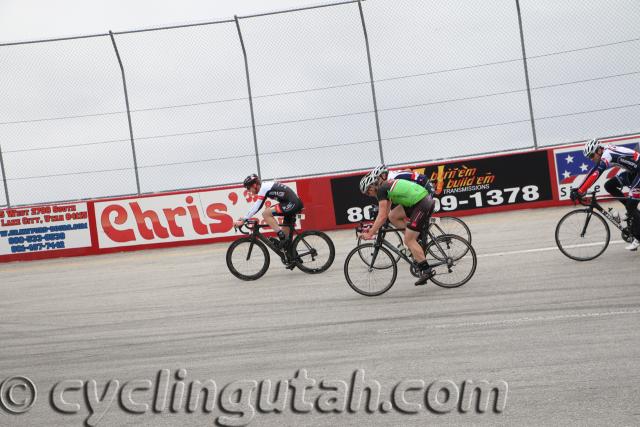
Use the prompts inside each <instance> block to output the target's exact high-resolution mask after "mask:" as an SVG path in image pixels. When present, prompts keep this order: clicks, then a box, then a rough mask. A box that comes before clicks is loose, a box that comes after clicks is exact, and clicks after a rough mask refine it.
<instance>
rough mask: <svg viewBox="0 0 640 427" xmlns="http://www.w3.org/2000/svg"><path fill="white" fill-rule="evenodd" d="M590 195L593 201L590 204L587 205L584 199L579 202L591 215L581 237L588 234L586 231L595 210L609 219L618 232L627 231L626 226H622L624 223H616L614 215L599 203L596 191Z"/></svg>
mask: <svg viewBox="0 0 640 427" xmlns="http://www.w3.org/2000/svg"><path fill="white" fill-rule="evenodd" d="M590 194H591V200H590V201H589V202H588V203H586V202H585V201H584V200H583V199H579V200H578V203H579V204H580V205H582V206H586V207H587V209H588V210H589V215H588V216H587V220H586V221H585V224H584V227H583V228H582V233H581V236H582V237H583V236H584V234H585V233H586V231H587V226H588V225H589V221H590V220H591V213H592V212H593V211H594V210H596V211H598V212H599V213H600V215H602V216H603V217H605V218H606V219H608V220H609V222H610V223H611V224H613V226H614V227H615V228H617V229H618V230H620V231H622V232H625V231H627V227H624V226H623V225H622V223H621V222H620V223H618V221H616V220H615V219H614V218H613V215H611V214H610V213H609V211H608V210H606V209H605V208H603V207H602V206H600V203H598V201H597V199H596V192H595V191H593V192H592V193H590Z"/></svg>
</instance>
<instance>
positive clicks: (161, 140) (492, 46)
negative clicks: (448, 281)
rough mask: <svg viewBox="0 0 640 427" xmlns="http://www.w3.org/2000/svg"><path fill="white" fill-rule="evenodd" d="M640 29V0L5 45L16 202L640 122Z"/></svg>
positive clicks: (6, 179)
mask: <svg viewBox="0 0 640 427" xmlns="http://www.w3.org/2000/svg"><path fill="white" fill-rule="evenodd" d="M285 12H286V13H285ZM638 22H640V3H638V1H637V0H618V1H616V2H613V3H606V2H599V1H596V0H591V1H588V2H582V3H579V2H578V3H576V2H574V1H571V0H559V1H558V0H556V1H551V0H548V1H547V0H510V1H506V0H469V1H466V2H464V3H459V2H458V3H455V4H453V3H451V2H441V1H434V0H422V1H418V0H367V1H363V2H359V1H347V2H343V3H336V4H331V5H319V6H315V7H308V8H301V9H296V10H291V11H282V12H275V13H269V14H261V15H254V16H245V17H240V18H236V19H233V20H226V21H221V22H211V23H200V24H194V25H183V26H175V27H170V28H157V29H146V30H139V31H129V32H118V33H107V34H98V35H91V36H81V37H72V38H65V39H56V40H41V41H34V42H21V43H4V44H0V70H1V72H2V76H3V78H2V79H1V80H0V92H1V93H2V99H1V101H0V166H2V170H1V173H2V180H3V184H4V191H0V205H3V206H14V205H21V204H31V203H40V202H52V201H63V200H75V199H84V198H97V197H108V196H116V195H127V194H138V193H149V192H157V191H165V190H174V189H185V188H197V187H204V186H211V185H218V184H229V183H236V182H239V181H241V180H242V179H243V178H244V176H246V175H247V174H249V173H253V172H256V171H259V173H260V174H261V175H262V177H263V178H265V179H270V178H285V177H292V176H306V175H314V174H323V173H331V172H339V171H348V170H356V169H364V168H368V167H372V166H374V165H376V164H378V163H380V162H381V161H384V162H386V163H387V164H390V165H393V164H402V163H413V162H420V161H429V160H435V159H442V158H450V157H460V156H466V155H474V154H483V153H491V152H499V151H508V150H514V149H522V148H537V147H542V146H549V145H555V144H561V143H567V142H574V141H580V140H584V139H587V138H590V137H594V136H607V135H617V134H627V133H633V132H636V131H638V129H639V126H638V125H637V124H636V121H637V120H636V119H637V117H638V114H639V113H640V101H639V99H640V96H639V95H640V59H639V58H640V37H639V36H638V31H637V23H638Z"/></svg>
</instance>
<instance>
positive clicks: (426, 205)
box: [405, 197, 435, 286]
mask: <svg viewBox="0 0 640 427" xmlns="http://www.w3.org/2000/svg"><path fill="white" fill-rule="evenodd" d="M434 207H435V202H434V201H433V198H431V197H425V198H424V199H422V200H421V201H419V202H418V203H416V205H415V206H413V207H412V208H411V210H410V214H409V222H408V223H407V229H406V231H405V244H406V245H407V246H408V247H409V249H410V250H411V253H412V254H413V257H414V259H415V260H416V261H417V262H418V267H419V268H420V279H418V281H417V282H416V283H415V285H416V286H418V285H423V284H425V283H426V282H427V280H429V279H430V278H431V277H433V275H434V274H435V272H434V270H433V269H432V268H431V267H430V266H429V263H428V262H427V260H426V259H425V256H424V252H423V251H424V250H423V249H422V246H420V243H418V236H419V235H420V230H422V229H424V228H425V227H426V226H427V224H429V218H430V217H431V214H432V213H433V209H434Z"/></svg>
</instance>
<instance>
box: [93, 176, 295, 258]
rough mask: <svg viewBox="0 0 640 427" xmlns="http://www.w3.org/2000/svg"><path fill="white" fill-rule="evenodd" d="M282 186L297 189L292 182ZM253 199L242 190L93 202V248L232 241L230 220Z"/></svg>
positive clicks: (241, 214)
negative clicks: (95, 240) (217, 240)
mask: <svg viewBox="0 0 640 427" xmlns="http://www.w3.org/2000/svg"><path fill="white" fill-rule="evenodd" d="M287 185H288V186H290V187H291V188H292V189H293V190H294V191H295V190H296V185H295V183H293V182H292V183H287ZM255 200H256V198H255V196H252V195H251V194H250V193H248V192H247V191H246V190H245V189H244V188H229V189H222V190H205V191H194V192H190V193H182V194H172V195H159V196H153V197H136V198H130V199H123V200H112V201H106V202H96V203H95V204H94V206H95V220H96V230H97V231H96V232H97V238H98V248H100V249H102V248H114V247H123V246H137V245H143V244H156V243H173V242H186V241H192V240H204V239H212V238H217V237H225V236H233V235H235V234H236V233H235V231H234V229H233V222H234V220H236V219H238V218H240V217H242V216H244V215H245V214H246V213H247V212H248V211H249V209H250V208H251V206H252V205H253V203H254V202H255ZM272 203H273V202H272V201H270V200H267V201H266V202H265V207H268V206H270V205H271V204H272Z"/></svg>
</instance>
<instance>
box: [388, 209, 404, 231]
mask: <svg viewBox="0 0 640 427" xmlns="http://www.w3.org/2000/svg"><path fill="white" fill-rule="evenodd" d="M389 221H391V224H393V225H394V226H395V227H396V228H400V229H402V228H405V226H406V225H407V215H406V213H405V211H404V208H403V207H402V206H400V205H398V206H396V207H394V208H393V209H391V212H389Z"/></svg>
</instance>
